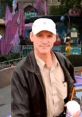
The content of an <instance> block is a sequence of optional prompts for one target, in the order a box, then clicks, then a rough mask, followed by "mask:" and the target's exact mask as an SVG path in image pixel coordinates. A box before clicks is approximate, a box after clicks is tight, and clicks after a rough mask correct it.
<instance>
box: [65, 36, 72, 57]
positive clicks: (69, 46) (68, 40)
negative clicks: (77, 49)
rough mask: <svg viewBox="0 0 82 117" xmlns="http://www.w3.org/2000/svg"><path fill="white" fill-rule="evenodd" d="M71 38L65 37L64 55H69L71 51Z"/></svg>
mask: <svg viewBox="0 0 82 117" xmlns="http://www.w3.org/2000/svg"><path fill="white" fill-rule="evenodd" d="M71 44H72V40H71V38H70V37H66V48H65V51H66V56H70V55H71V51H72V45H71Z"/></svg>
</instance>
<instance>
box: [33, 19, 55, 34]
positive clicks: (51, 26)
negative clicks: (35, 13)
mask: <svg viewBox="0 0 82 117" xmlns="http://www.w3.org/2000/svg"><path fill="white" fill-rule="evenodd" d="M41 31H49V32H51V33H53V34H55V35H56V24H55V23H54V22H53V21H52V20H51V19H49V18H39V19H37V20H35V21H34V23H33V25H32V32H33V34H35V35H36V34H38V33H39V32H41Z"/></svg>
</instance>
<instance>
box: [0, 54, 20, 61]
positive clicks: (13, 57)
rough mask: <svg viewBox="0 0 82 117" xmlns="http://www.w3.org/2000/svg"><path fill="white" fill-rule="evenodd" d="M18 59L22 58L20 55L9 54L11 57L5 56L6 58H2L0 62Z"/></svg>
mask: <svg viewBox="0 0 82 117" xmlns="http://www.w3.org/2000/svg"><path fill="white" fill-rule="evenodd" d="M18 58H20V54H19V53H15V54H9V55H5V56H0V62H4V61H8V60H12V59H18Z"/></svg>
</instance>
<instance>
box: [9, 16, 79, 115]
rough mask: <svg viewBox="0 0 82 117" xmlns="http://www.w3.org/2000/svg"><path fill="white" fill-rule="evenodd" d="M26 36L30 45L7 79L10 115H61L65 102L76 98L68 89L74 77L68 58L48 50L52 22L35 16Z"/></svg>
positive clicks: (53, 35) (51, 41)
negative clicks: (28, 50) (30, 49)
mask: <svg viewBox="0 0 82 117" xmlns="http://www.w3.org/2000/svg"><path fill="white" fill-rule="evenodd" d="M30 39H31V41H32V42H33V46H34V49H33V51H31V52H30V53H29V54H28V55H27V57H26V58H24V59H23V60H22V61H20V62H19V63H18V65H17V67H16V69H15V71H14V73H13V76H12V79H11V96H12V103H11V112H12V117H65V116H66V115H65V111H64V109H65V105H66V103H67V102H69V101H70V100H71V99H72V100H73V99H74V100H76V101H77V99H76V97H75V96H74V95H73V93H72V91H73V89H74V82H75V78H74V69H73V66H72V64H71V63H70V61H69V60H68V59H67V58H66V57H65V56H64V55H63V54H61V53H57V52H54V51H53V50H52V48H53V44H54V42H55V41H56V24H55V23H54V22H53V21H52V20H51V19H48V18H39V19H37V20H35V21H34V23H33V25H32V32H31V33H30ZM77 103H78V102H77ZM78 104H79V103H78ZM79 114H80V112H79V113H78V111H77V112H76V113H75V115H74V117H79Z"/></svg>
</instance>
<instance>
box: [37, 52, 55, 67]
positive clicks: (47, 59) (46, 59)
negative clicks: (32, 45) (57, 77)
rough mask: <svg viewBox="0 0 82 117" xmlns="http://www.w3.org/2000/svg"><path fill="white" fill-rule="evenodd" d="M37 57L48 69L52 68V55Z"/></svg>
mask: <svg viewBox="0 0 82 117" xmlns="http://www.w3.org/2000/svg"><path fill="white" fill-rule="evenodd" d="M37 56H38V57H39V58H40V59H42V60H43V61H44V62H45V64H46V67H47V68H49V69H50V68H51V66H52V64H53V58H52V53H51V52H50V53H46V54H37Z"/></svg>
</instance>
